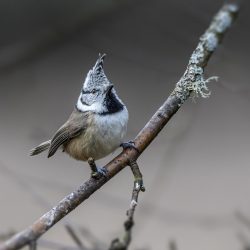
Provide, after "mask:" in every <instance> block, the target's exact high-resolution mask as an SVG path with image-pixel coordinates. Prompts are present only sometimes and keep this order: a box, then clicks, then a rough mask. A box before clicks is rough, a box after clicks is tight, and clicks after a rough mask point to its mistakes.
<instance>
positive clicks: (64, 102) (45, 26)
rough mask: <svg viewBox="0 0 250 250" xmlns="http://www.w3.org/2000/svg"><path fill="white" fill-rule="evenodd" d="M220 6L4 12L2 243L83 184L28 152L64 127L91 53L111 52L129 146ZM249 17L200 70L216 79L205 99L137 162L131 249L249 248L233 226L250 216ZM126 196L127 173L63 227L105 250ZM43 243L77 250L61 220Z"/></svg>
mask: <svg viewBox="0 0 250 250" xmlns="http://www.w3.org/2000/svg"><path fill="white" fill-rule="evenodd" d="M222 2H223V1H215V0H213V1H212V0H210V1H205V0H185V1H184V0H177V1H176V0H175V1H174V0H170V1H163V0H156V1H149V0H144V1H142V0H136V1H135V0H134V1H122V0H120V1H112V0H106V1H101V0H92V1H90V0H89V1H84V0H81V1H80V0H79V1H78V0H74V1H66V0H60V1H55V0H54V1H31V0H25V1H18V0H13V1H9V0H2V1H1V2H0V30H1V39H0V84H1V91H0V114H1V123H0V124H1V125H0V138H1V140H0V225H1V227H0V233H6V232H8V231H10V230H17V231H18V230H21V229H23V228H24V227H26V226H28V225H29V224H30V223H31V222H33V221H34V220H35V219H36V218H37V217H39V216H40V215H41V214H43V213H44V212H45V211H47V210H48V208H50V207H51V206H52V205H54V204H56V203H57V202H58V201H59V200H60V199H61V198H62V197H64V196H65V195H66V194H68V193H69V192H71V191H72V190H74V189H75V188H76V187H77V186H79V185H80V184H81V183H82V182H83V181H84V180H86V179H87V178H88V176H89V169H88V167H87V165H86V163H81V162H77V161H73V160H72V159H70V158H69V157H68V156H67V155H64V154H62V153H60V152H59V153H57V154H56V155H55V157H53V158H51V159H49V160H48V159H47V158H46V155H45V154H43V155H40V156H37V157H33V158H31V157H29V156H28V152H29V150H30V148H32V147H33V146H35V145H36V144H38V143H40V142H42V141H44V140H47V139H48V138H49V137H50V136H51V135H52V134H53V133H54V132H55V130H56V129H57V128H58V127H59V126H60V125H61V124H62V123H63V122H64V121H65V120H66V119H67V117H68V115H69V114H70V112H71V111H72V108H73V105H74V103H75V102H76V99H77V97H78V94H79V91H80V89H81V85H82V82H83V80H84V77H85V75H86V73H87V71H88V70H89V69H90V67H92V65H93V63H94V62H95V60H96V58H97V56H98V53H99V52H105V53H107V54H108V56H107V58H106V61H105V70H106V74H107V76H108V77H109V79H110V80H111V81H112V82H113V83H114V84H115V86H116V89H117V92H118V93H119V95H120V97H121V98H122V99H123V100H124V102H125V103H126V104H127V107H128V109H129V111H130V122H129V127H128V134H127V138H126V139H131V138H133V137H134V136H135V135H136V134H137V132H138V131H139V130H140V129H141V128H142V126H143V125H144V124H145V122H146V121H147V120H148V119H149V118H150V117H151V115H152V114H153V113H154V111H155V110H156V109H157V108H158V107H159V105H160V104H161V103H162V102H163V100H164V99H165V98H166V97H167V96H168V95H169V93H170V91H171V90H172V89H173V87H174V84H175V83H176V81H177V80H178V79H179V78H180V76H181V75H182V73H183V72H184V69H185V66H186V64H187V62H188V59H189V56H190V54H191V52H192V51H193V49H194V48H195V46H196V45H197V41H198V38H199V36H200V35H201V34H202V33H203V32H204V30H205V29H206V28H207V27H208V24H209V22H210V20H211V17H212V16H213V14H214V13H215V12H216V11H217V10H218V9H219V7H220V6H221V4H222ZM249 7H250V3H249V1H245V4H244V6H243V8H242V11H241V13H240V17H239V19H238V20H237V23H236V24H235V25H234V26H233V28H232V29H231V30H230V32H229V33H228V34H227V35H226V37H225V40H224V41H223V44H222V45H221V46H220V48H219V49H218V50H217V51H216V53H215V54H214V55H213V56H212V58H211V60H210V62H209V65H208V67H207V69H206V76H207V77H209V76H214V75H216V76H219V82H217V83H215V82H213V83H211V84H209V88H210V90H211V91H212V95H211V97H210V98H209V99H196V102H192V101H191V100H189V101H188V102H186V103H185V105H183V107H182V108H181V110H180V111H179V112H178V114H177V115H176V116H175V117H173V119H172V120H171V122H170V123H169V124H168V126H167V127H166V128H165V129H164V130H163V131H162V133H161V134H160V135H159V136H158V138H157V139H156V140H155V141H154V142H153V143H152V145H151V146H150V147H149V148H148V149H147V150H146V151H145V153H144V154H143V155H142V157H141V158H140V160H139V164H140V166H141V169H142V170H143V174H144V179H145V185H146V188H147V192H146V193H144V194H142V195H141V196H140V205H139V207H138V210H137V212H136V226H135V229H134V234H133V236H134V240H133V243H132V248H133V249H139V248H140V249H141V248H149V249H154V250H157V249H159V250H160V249H166V246H167V243H168V241H169V240H171V239H175V240H176V242H177V244H178V249H183V250H191V249H192V250H194V249H202V250H211V249H212V250H224V249H225V250H238V249H243V239H242V237H245V238H246V239H245V240H249V241H250V232H249V231H247V230H246V229H245V227H244V225H243V224H242V223H241V222H240V221H239V220H238V219H237V217H236V216H235V212H236V211H241V213H244V214H245V215H246V216H247V217H248V216H249V217H250V212H249V211H250V199H249V189H250V164H249V160H250V153H249V146H250V133H249V129H250V113H249V106H250V87H249V44H250V35H249V21H250V18H249ZM119 150H120V149H119ZM119 150H117V152H115V153H114V154H117V153H118V151H119ZM111 157H113V156H112V155H111V156H110V157H108V158H106V159H104V160H101V161H99V164H100V165H101V164H104V163H105V162H107V161H108V159H110V158H111ZM131 188H132V175H131V173H130V171H129V169H125V170H124V171H123V172H122V173H120V174H119V175H118V176H117V177H116V178H114V179H113V180H112V181H110V182H109V183H108V184H107V185H105V187H104V188H103V189H102V190H100V191H98V192H97V193H96V194H94V195H93V196H92V197H91V198H90V199H89V200H88V201H87V202H86V203H85V204H84V205H82V206H80V207H79V208H78V209H77V210H75V211H74V212H73V213H72V214H71V215H70V216H68V218H67V220H68V221H70V222H71V223H73V224H74V225H75V226H83V227H85V228H87V229H88V230H90V231H91V232H92V233H94V235H95V236H96V237H97V238H98V239H100V240H102V241H103V242H105V243H106V244H109V242H110V241H111V239H113V238H114V237H116V236H119V235H120V234H121V233H122V230H123V228H122V224H123V221H124V220H125V211H126V209H127V207H128V205H129V199H130V192H131ZM43 239H46V240H52V241H54V242H59V243H62V244H65V245H67V246H68V245H71V246H74V243H73V242H72V240H71V239H70V238H69V236H68V235H67V234H66V233H65V229H64V227H63V222H61V223H59V224H58V225H56V226H55V227H54V228H53V229H52V230H50V231H49V232H48V233H47V234H46V235H45V236H44V237H43Z"/></svg>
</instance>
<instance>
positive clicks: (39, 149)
mask: <svg viewBox="0 0 250 250" xmlns="http://www.w3.org/2000/svg"><path fill="white" fill-rule="evenodd" d="M50 142H51V141H50V140H49V141H45V142H43V143H41V144H40V145H38V146H37V147H35V148H33V149H31V150H30V156H33V155H38V154H40V153H41V152H43V151H45V150H46V149H48V148H49V147H50Z"/></svg>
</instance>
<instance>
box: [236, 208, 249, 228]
mask: <svg viewBox="0 0 250 250" xmlns="http://www.w3.org/2000/svg"><path fill="white" fill-rule="evenodd" d="M235 216H236V218H237V219H238V221H239V222H241V223H242V224H243V225H244V226H245V227H246V228H247V229H248V230H250V219H249V218H248V217H247V216H246V215H245V214H243V213H242V212H241V211H236V212H235Z"/></svg>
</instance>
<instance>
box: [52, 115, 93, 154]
mask: <svg viewBox="0 0 250 250" xmlns="http://www.w3.org/2000/svg"><path fill="white" fill-rule="evenodd" d="M89 115H90V112H84V113H82V112H79V111H77V110H74V111H73V112H72V114H71V116H70V117H69V119H68V121H67V122H66V123H65V124H64V125H62V127H61V128H59V129H58V130H57V132H56V134H55V135H54V136H53V138H52V140H51V144H50V147H49V152H48V158H49V157H51V156H52V155H54V154H55V152H56V151H57V149H58V148H59V147H60V146H61V145H63V144H64V143H65V142H67V141H69V140H70V139H72V138H74V137H76V136H78V135H79V134H81V133H83V132H84V131H85V130H86V127H87V125H88V117H89Z"/></svg>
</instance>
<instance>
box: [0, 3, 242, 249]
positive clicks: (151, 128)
mask: <svg viewBox="0 0 250 250" xmlns="http://www.w3.org/2000/svg"><path fill="white" fill-rule="evenodd" d="M237 13H238V5H237V4H233V3H225V4H224V5H223V6H222V8H221V9H220V10H219V12H218V13H217V14H216V15H215V17H214V18H213V20H212V22H211V24H210V26H209V28H208V29H207V30H206V32H205V33H204V34H203V35H202V36H201V38H200V41H199V43H198V46H197V47H196V49H195V50H194V52H193V53H192V55H191V58H190V60H189V63H188V65H187V69H186V71H185V73H184V75H183V76H182V77H181V79H180V80H179V82H178V83H177V84H176V87H175V89H174V91H173V92H172V93H171V95H170V96H169V97H168V98H167V100H166V101H165V102H164V103H163V105H162V106H161V107H160V108H159V109H158V110H157V111H156V113H155V114H154V115H153V117H152V118H151V119H150V120H149V122H148V123H147V124H146V125H145V127H144V128H143V129H142V130H141V131H140V133H139V134H138V135H137V136H136V138H135V140H134V143H135V147H136V148H137V149H138V151H136V150H134V149H129V148H128V149H126V150H124V151H123V152H122V153H121V154H119V155H118V156H117V157H115V158H114V159H113V160H112V161H111V162H109V163H108V164H107V165H106V166H105V168H106V169H107V172H108V173H107V176H106V178H105V177H103V178H101V179H99V180H95V179H93V178H91V179H89V180H87V181H86V182H85V183H84V184H82V185H81V186H80V187H79V188H78V189H77V190H76V191H74V192H72V193H71V194H69V195H68V196H66V197H65V198H64V199H62V200H61V201H60V202H59V204H58V205H56V206H55V207H53V208H52V209H51V210H50V211H48V212H47V213H46V214H44V215H43V216H42V217H40V218H39V219H38V220H37V221H36V222H34V223H33V224H32V225H31V226H29V227H28V228H26V229H25V230H23V231H21V232H20V233H18V234H16V235H14V236H13V237H11V238H10V239H9V240H7V241H6V242H4V243H3V245H1V246H0V250H12V249H13V250H14V249H19V248H21V247H23V246H25V245H28V244H30V243H31V242H32V241H35V240H37V239H38V238H39V237H41V236H42V235H43V234H44V233H45V232H47V231H48V230H49V229H50V228H51V227H52V226H53V225H55V224H56V223H57V222H58V221H59V220H61V219H62V218H63V217H65V216H66V215H67V214H68V213H70V212H71V211H72V210H73V209H75V208H76V207H77V206H79V205H80V204H81V203H82V202H83V201H85V200H86V199H88V198H89V196H90V195H92V194H93V193H94V192H95V191H97V190H98V189H99V188H101V187H102V186H103V185H104V184H105V183H106V182H107V181H109V180H110V179H111V178H113V177H114V176H115V175H116V174H118V173H119V172H120V171H121V170H122V169H123V168H125V167H126V166H127V165H128V164H129V162H130V159H134V160H136V159H137V158H138V157H139V156H140V154H141V153H142V152H143V151H144V150H145V149H146V148H147V147H148V145H149V144H150V143H151V142H152V140H153V139H154V138H155V137H156V136H157V135H158V133H159V132H160V131H161V130H162V128H163V127H164V126H165V125H166V123H167V122H168V121H169V120H170V118H171V117H172V116H173V115H174V114H175V113H176V112H177V111H178V109H179V108H180V107H181V106H182V104H183V103H184V102H185V101H186V100H187V99H188V98H189V97H190V96H191V95H194V96H202V97H207V96H208V95H209V92H208V89H207V86H206V84H207V82H208V81H210V80H211V78H210V79H207V80H205V79H204V74H203V73H204V68H205V66H206V65H207V62H208V60H209V58H210V56H211V55H212V54H213V52H214V51H215V49H216V48H217V47H218V45H219V43H220V42H221V40H222V38H223V36H224V34H225V32H226V31H227V30H228V28H229V27H230V26H231V24H232V23H233V21H234V19H235V17H236V14H237Z"/></svg>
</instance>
